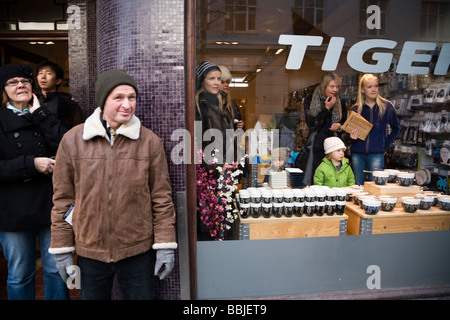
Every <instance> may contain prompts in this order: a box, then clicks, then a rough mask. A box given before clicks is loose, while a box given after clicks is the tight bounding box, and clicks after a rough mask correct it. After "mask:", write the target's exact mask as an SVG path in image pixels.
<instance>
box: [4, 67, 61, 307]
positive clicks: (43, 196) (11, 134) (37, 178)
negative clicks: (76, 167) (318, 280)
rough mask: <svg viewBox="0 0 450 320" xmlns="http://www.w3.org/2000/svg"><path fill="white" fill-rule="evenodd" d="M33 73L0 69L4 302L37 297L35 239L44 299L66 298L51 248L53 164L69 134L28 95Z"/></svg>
mask: <svg viewBox="0 0 450 320" xmlns="http://www.w3.org/2000/svg"><path fill="white" fill-rule="evenodd" d="M32 78H33V73H32V68H31V67H30V66H26V65H16V64H8V65H5V66H3V67H0V90H1V105H0V244H1V246H2V249H3V254H4V255H5V258H6V260H7V261H8V279H7V290H8V299H11V300H33V299H34V298H35V280H34V279H35V272H36V239H38V240H39V241H38V243H39V245H40V256H41V261H42V268H43V271H44V291H45V299H49V300H50V299H67V298H68V290H67V287H66V284H65V283H64V282H63V281H62V279H61V277H60V276H59V273H58V271H57V269H56V264H55V260H54V257H53V255H51V254H49V253H48V248H49V247H50V224H51V222H50V211H51V208H52V194H53V189H52V172H53V166H54V163H55V161H54V160H53V158H54V156H55V154H56V150H57V148H58V144H59V142H60V140H61V138H62V136H63V135H64V133H65V132H66V131H67V130H66V129H65V128H64V126H63V125H62V124H61V122H60V121H59V120H58V119H57V118H56V115H54V114H51V113H50V112H49V110H48V109H47V108H46V107H41V106H40V104H39V100H38V99H37V98H36V96H35V95H34V94H33V92H32V80H31V79H32Z"/></svg>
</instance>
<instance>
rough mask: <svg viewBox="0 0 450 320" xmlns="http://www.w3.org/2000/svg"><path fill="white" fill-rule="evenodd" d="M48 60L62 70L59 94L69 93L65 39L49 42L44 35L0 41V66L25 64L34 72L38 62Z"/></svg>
mask: <svg viewBox="0 0 450 320" xmlns="http://www.w3.org/2000/svg"><path fill="white" fill-rule="evenodd" d="M45 60H50V61H53V62H55V63H57V64H58V65H59V66H61V68H62V69H63V70H64V80H63V83H62V85H61V87H60V88H59V91H61V92H69V54H68V41H67V40H66V39H63V40H57V39H52V40H49V39H48V37H47V38H46V37H45V35H43V36H42V37H39V36H36V37H33V38H32V39H30V38H22V39H21V38H20V37H19V38H17V39H14V40H9V41H0V62H1V63H0V65H5V64H9V63H16V64H27V65H30V66H32V67H33V70H34V71H36V65H37V64H38V63H39V62H42V61H45Z"/></svg>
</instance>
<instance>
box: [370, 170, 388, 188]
mask: <svg viewBox="0 0 450 320" xmlns="http://www.w3.org/2000/svg"><path fill="white" fill-rule="evenodd" d="M372 176H373V181H375V184H378V185H384V184H386V182H387V181H388V179H389V172H386V171H374V172H373V173H372Z"/></svg>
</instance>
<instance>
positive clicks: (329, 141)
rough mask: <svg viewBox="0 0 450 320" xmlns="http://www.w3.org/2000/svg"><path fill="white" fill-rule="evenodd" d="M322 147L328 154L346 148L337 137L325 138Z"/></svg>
mask: <svg viewBox="0 0 450 320" xmlns="http://www.w3.org/2000/svg"><path fill="white" fill-rule="evenodd" d="M323 148H324V149H325V154H329V153H331V152H333V151H336V150H339V149H344V150H345V149H347V147H346V146H345V144H344V142H342V140H341V139H339V138H338V137H330V138H326V139H325V141H324V142H323Z"/></svg>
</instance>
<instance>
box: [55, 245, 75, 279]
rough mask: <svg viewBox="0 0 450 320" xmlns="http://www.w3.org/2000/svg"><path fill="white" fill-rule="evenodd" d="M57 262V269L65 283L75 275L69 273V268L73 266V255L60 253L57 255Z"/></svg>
mask: <svg viewBox="0 0 450 320" xmlns="http://www.w3.org/2000/svg"><path fill="white" fill-rule="evenodd" d="M54 256H55V262H56V269H57V270H58V272H59V275H60V276H61V278H62V279H63V280H64V282H67V279H68V278H69V277H70V276H72V275H73V273H72V274H69V273H68V271H67V267H69V266H73V256H72V253H70V252H69V253H60V254H55V255H54Z"/></svg>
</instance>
